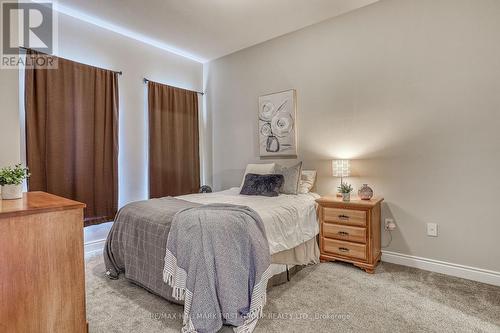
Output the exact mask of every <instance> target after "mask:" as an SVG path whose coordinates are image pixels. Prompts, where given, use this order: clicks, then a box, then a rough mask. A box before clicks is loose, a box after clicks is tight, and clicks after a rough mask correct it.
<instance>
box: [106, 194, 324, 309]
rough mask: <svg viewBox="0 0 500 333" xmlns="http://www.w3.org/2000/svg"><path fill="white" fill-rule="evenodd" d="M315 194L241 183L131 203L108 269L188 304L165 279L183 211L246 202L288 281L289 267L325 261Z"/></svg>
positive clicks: (113, 236) (276, 270)
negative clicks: (268, 193) (260, 191)
mask: <svg viewBox="0 0 500 333" xmlns="http://www.w3.org/2000/svg"><path fill="white" fill-rule="evenodd" d="M317 198H319V196H318V195H317V194H315V193H311V192H309V193H303V194H296V195H288V194H280V195H279V196H276V197H263V196H253V195H252V196H249V195H241V194H240V188H239V187H234V188H231V189H228V190H225V191H220V192H215V193H204V194H190V195H183V196H179V197H176V198H169V197H166V198H159V199H151V200H145V201H139V202H135V203H131V204H128V205H126V206H125V207H123V208H122V209H121V210H120V211H119V212H118V214H117V217H116V219H115V223H114V224H113V227H112V229H111V231H110V233H109V235H108V239H107V241H106V245H105V249H104V261H105V265H106V269H107V272H106V274H107V275H108V277H110V278H117V277H118V275H119V274H121V273H123V274H124V276H125V278H127V279H128V280H129V281H131V282H133V283H135V284H137V285H139V286H141V287H143V288H145V289H147V290H149V291H150V292H152V293H154V294H157V295H159V296H161V297H163V298H165V299H167V300H169V301H171V302H174V303H178V304H182V302H180V301H179V299H178V298H175V297H173V296H172V294H173V290H172V288H171V287H170V286H169V285H167V284H166V283H165V282H164V276H163V268H164V265H165V261H164V260H165V249H166V246H167V238H168V235H169V231H170V224H171V221H172V219H173V217H174V216H175V215H176V213H177V212H179V211H181V210H184V209H189V208H193V207H201V206H206V205H211V204H228V205H236V206H246V207H250V208H251V209H253V210H254V211H255V212H256V213H257V214H258V216H260V218H261V220H262V224H263V225H264V229H265V233H266V238H267V241H268V243H269V252H270V255H271V262H272V264H271V266H270V271H271V274H272V275H273V276H275V278H276V279H274V280H273V279H271V280H270V283H269V284H270V285H273V284H276V283H277V282H278V283H281V282H283V275H286V276H287V277H288V272H289V269H290V268H292V267H294V266H297V267H298V266H302V265H307V264H314V263H318V262H319V248H318V245H317V241H316V236H317V235H318V233H319V224H318V221H317V213H316V201H315V200H316V199H317Z"/></svg>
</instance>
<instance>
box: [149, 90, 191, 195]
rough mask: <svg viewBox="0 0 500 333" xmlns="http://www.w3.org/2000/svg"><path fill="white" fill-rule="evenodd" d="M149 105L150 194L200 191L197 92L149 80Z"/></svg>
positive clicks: (178, 193)
mask: <svg viewBox="0 0 500 333" xmlns="http://www.w3.org/2000/svg"><path fill="white" fill-rule="evenodd" d="M148 107H149V196H150V198H160V197H164V196H176V195H182V194H187V193H196V192H198V190H199V188H200V157H199V140H198V95H197V93H196V92H194V91H189V90H185V89H180V88H175V87H170V86H167V85H164V84H159V83H156V82H151V81H149V82H148Z"/></svg>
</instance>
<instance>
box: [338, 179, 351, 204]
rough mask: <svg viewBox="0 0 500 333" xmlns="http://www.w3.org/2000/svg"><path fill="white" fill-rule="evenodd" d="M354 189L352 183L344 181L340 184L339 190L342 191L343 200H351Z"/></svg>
mask: <svg viewBox="0 0 500 333" xmlns="http://www.w3.org/2000/svg"><path fill="white" fill-rule="evenodd" d="M352 191H353V188H352V186H351V184H347V183H342V184H340V186H339V192H340V193H342V200H343V201H350V200H351V192H352Z"/></svg>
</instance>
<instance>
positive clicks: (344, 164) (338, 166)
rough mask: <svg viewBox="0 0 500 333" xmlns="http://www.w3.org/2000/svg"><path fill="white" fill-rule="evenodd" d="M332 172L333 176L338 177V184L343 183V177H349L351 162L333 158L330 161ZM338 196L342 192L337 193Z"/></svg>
mask: <svg viewBox="0 0 500 333" xmlns="http://www.w3.org/2000/svg"><path fill="white" fill-rule="evenodd" d="M332 173H333V176H334V177H340V185H342V184H343V181H344V179H343V178H344V177H349V176H350V175H351V163H350V161H349V160H333V161H332ZM337 196H338V197H340V196H342V194H340V193H337Z"/></svg>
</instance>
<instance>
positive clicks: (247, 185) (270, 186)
mask: <svg viewBox="0 0 500 333" xmlns="http://www.w3.org/2000/svg"><path fill="white" fill-rule="evenodd" d="M282 185H283V176H282V175H258V174H255V173H247V175H246V176H245V182H244V183H243V186H242V187H241V191H240V194H245V195H263V196H266V197H277V196H278V195H279V189H280V187H281V186H282Z"/></svg>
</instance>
